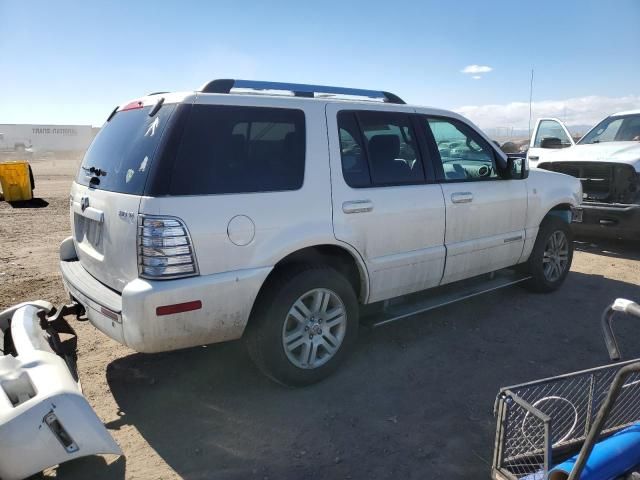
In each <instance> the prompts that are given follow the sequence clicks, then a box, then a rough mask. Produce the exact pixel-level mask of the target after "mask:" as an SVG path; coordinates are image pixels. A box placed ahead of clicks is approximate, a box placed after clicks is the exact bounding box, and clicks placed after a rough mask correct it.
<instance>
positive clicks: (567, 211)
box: [540, 203, 572, 225]
mask: <svg viewBox="0 0 640 480" xmlns="http://www.w3.org/2000/svg"><path fill="white" fill-rule="evenodd" d="M571 215H572V213H571V204H569V203H559V204H558V205H556V206H555V207H552V208H551V209H550V210H549V211H548V212H547V214H546V215H545V216H544V217H542V221H543V222H544V220H545V219H546V218H548V217H549V216H554V217H558V218H560V219H562V220H564V221H565V222H566V223H568V224H569V225H570V224H571ZM540 223H542V222H540Z"/></svg>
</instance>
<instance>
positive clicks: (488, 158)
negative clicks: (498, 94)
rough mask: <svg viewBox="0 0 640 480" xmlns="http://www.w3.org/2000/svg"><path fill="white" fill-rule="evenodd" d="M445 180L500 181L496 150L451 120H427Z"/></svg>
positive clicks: (468, 128)
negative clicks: (496, 165) (496, 179)
mask: <svg viewBox="0 0 640 480" xmlns="http://www.w3.org/2000/svg"><path fill="white" fill-rule="evenodd" d="M427 123H428V126H429V128H430V129H431V133H432V134H433V137H434V140H435V142H436V145H437V146H438V153H439V154H440V161H441V163H442V170H443V172H442V173H443V176H444V179H445V180H451V181H456V180H481V179H491V178H497V177H498V173H497V172H496V168H495V162H494V156H493V155H494V154H493V149H492V148H491V147H490V146H489V144H488V143H487V142H486V141H484V139H482V137H481V136H480V135H478V134H477V133H476V132H475V131H474V130H473V129H472V128H470V127H469V126H467V125H465V124H464V123H462V122H458V121H457V120H454V119H449V118H441V117H437V118H428V119H427Z"/></svg>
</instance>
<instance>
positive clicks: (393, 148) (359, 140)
mask: <svg viewBox="0 0 640 480" xmlns="http://www.w3.org/2000/svg"><path fill="white" fill-rule="evenodd" d="M338 132H339V136H340V152H341V158H342V172H343V175H344V178H345V181H346V182H347V184H348V185H349V186H351V187H356V188H358V187H369V186H371V187H375V186H392V185H411V184H417V183H424V181H425V176H424V169H423V165H422V160H421V159H420V156H419V153H418V146H417V141H416V136H415V132H414V131H413V127H412V125H411V118H410V117H409V115H407V114H403V113H397V112H380V111H359V112H348V111H343V112H340V113H339V114H338Z"/></svg>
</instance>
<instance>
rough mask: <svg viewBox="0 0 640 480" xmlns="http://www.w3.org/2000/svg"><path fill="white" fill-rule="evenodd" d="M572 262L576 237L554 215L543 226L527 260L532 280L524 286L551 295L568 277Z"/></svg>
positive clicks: (566, 225) (546, 219)
mask: <svg viewBox="0 0 640 480" xmlns="http://www.w3.org/2000/svg"><path fill="white" fill-rule="evenodd" d="M572 260H573V235H572V233H571V228H570V227H569V225H568V224H567V222H565V221H563V220H562V219H560V218H558V217H555V216H553V215H549V216H547V217H546V218H545V219H544V220H543V221H542V224H541V225H540V230H539V231H538V236H537V238H536V242H535V244H534V246H533V250H532V251H531V255H530V256H529V260H528V261H527V264H526V265H527V269H526V270H527V271H528V272H529V274H530V275H531V279H530V280H529V281H528V282H526V283H525V286H526V287H527V288H528V289H529V290H532V291H534V292H552V291H554V290H555V289H557V288H558V287H559V286H560V285H562V282H564V280H565V278H566V277H567V275H568V273H569V270H570V269H571V262H572Z"/></svg>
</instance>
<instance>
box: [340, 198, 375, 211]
mask: <svg viewBox="0 0 640 480" xmlns="http://www.w3.org/2000/svg"><path fill="white" fill-rule="evenodd" d="M371 210H373V202H372V201H371V200H352V201H350V202H344V203H343V204H342V211H343V212H344V213H364V212H370V211H371Z"/></svg>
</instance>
